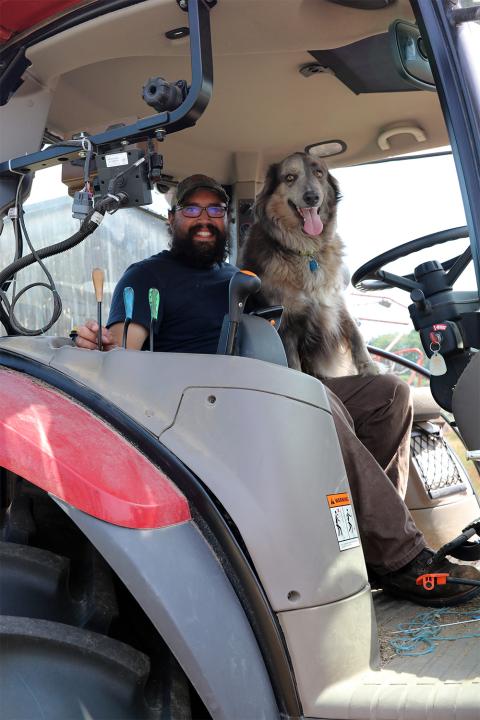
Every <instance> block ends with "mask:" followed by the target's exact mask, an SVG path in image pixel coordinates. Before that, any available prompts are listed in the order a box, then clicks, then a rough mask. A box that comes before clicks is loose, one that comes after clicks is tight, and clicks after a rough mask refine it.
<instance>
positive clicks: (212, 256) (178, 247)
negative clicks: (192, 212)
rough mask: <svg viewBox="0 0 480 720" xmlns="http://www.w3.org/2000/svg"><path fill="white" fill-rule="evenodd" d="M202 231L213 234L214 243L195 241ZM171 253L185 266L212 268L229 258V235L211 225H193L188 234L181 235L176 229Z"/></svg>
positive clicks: (174, 229)
mask: <svg viewBox="0 0 480 720" xmlns="http://www.w3.org/2000/svg"><path fill="white" fill-rule="evenodd" d="M202 229H203V230H209V231H210V232H211V233H212V235H213V238H214V239H213V241H211V242H206V241H201V240H194V239H193V238H194V235H195V233H197V232H198V231H199V230H202ZM170 251H171V253H172V255H173V256H174V257H176V258H178V259H179V260H181V261H182V262H183V263H185V265H190V267H194V268H202V269H207V268H211V267H212V266H213V265H215V264H216V263H221V262H223V261H224V260H225V258H226V257H227V252H228V249H227V233H226V232H225V231H223V230H219V228H217V227H216V226H215V225H211V224H209V223H199V224H198V225H193V226H192V227H191V228H189V230H188V231H187V232H186V233H181V232H179V231H178V228H175V227H174V228H173V234H172V240H171V245H170Z"/></svg>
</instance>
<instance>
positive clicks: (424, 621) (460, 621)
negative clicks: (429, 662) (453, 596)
mask: <svg viewBox="0 0 480 720" xmlns="http://www.w3.org/2000/svg"><path fill="white" fill-rule="evenodd" d="M453 618H455V621H453ZM470 623H472V624H473V623H479V624H478V625H474V627H476V628H478V630H477V631H476V632H475V631H474V632H466V631H465V632H463V633H461V634H455V635H447V634H445V630H444V628H447V627H448V628H450V627H453V626H454V625H456V626H465V625H467V624H470ZM397 627H398V630H396V631H395V632H393V633H392V635H398V637H395V638H390V639H389V641H388V642H389V644H390V646H391V647H392V648H393V650H395V652H396V653H397V655H413V656H416V655H427V654H428V653H431V652H433V651H434V650H435V647H436V645H437V643H438V642H440V641H442V640H462V639H464V638H474V637H480V608H474V609H472V610H449V609H447V608H439V609H436V610H430V611H428V612H421V613H419V614H418V615H416V616H415V617H414V618H413V619H412V620H410V622H408V623H400V624H399V625H397Z"/></svg>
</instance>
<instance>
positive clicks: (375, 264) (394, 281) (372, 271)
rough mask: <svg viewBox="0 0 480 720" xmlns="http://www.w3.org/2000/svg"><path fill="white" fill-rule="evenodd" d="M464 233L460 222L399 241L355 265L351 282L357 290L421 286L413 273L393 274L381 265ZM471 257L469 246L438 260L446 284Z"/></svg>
mask: <svg viewBox="0 0 480 720" xmlns="http://www.w3.org/2000/svg"><path fill="white" fill-rule="evenodd" d="M468 236H469V231H468V228H467V227H466V225H463V226H462V227H456V228H449V229H448V230H440V231H439V232H435V233H431V234H430V235H424V236H423V237H420V238H416V240H411V241H410V242H407V243H403V244H402V245H399V246H398V247H396V248H392V250H387V252H384V253H382V254H381V255H377V257H374V258H373V259H372V260H369V261H368V262H366V263H365V264H364V265H362V266H361V267H359V268H358V270H356V271H355V272H354V273H353V276H352V285H353V286H354V287H356V288H357V289H358V290H385V289H386V288H391V287H396V288H400V289H401V290H407V292H411V291H412V290H417V289H422V286H421V284H420V283H418V282H417V281H416V280H415V275H414V274H413V273H411V274H409V275H396V274H395V273H391V272H387V271H386V270H384V269H383V268H384V266H385V265H387V264H388V263H391V262H393V261H394V260H399V259H400V258H403V257H407V255H411V254H412V253H416V252H418V251H419V250H425V249H426V248H429V247H433V246H434V245H441V244H443V243H446V242H451V241H452V240H459V239H460V238H466V237H468ZM471 259H472V250H471V248H470V246H469V247H468V248H467V249H466V250H465V252H463V253H462V254H461V255H457V256H456V257H454V258H451V259H450V260H446V261H445V262H444V263H442V266H443V269H444V270H447V271H448V272H447V276H446V280H447V284H448V285H450V286H451V285H453V283H454V282H455V281H456V280H457V279H458V278H459V277H460V275H461V274H462V272H463V271H464V270H465V268H466V267H467V265H468V263H469V262H470V261H471Z"/></svg>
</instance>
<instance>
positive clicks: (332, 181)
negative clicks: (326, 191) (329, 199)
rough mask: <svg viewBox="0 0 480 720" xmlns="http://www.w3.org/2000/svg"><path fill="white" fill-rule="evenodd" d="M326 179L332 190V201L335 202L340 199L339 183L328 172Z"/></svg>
mask: <svg viewBox="0 0 480 720" xmlns="http://www.w3.org/2000/svg"><path fill="white" fill-rule="evenodd" d="M327 181H328V184H329V185H330V188H331V190H332V193H333V199H334V202H335V204H337V203H338V202H340V200H341V199H342V193H341V192H340V186H339V184H338V180H336V179H335V178H334V177H333V175H331V174H330V173H328V175H327Z"/></svg>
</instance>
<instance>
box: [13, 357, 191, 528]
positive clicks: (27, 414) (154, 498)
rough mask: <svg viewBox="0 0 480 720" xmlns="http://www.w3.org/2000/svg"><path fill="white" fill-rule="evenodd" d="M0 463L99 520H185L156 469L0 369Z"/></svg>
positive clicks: (118, 439)
mask: <svg viewBox="0 0 480 720" xmlns="http://www.w3.org/2000/svg"><path fill="white" fill-rule="evenodd" d="M0 414H1V417H0V466H3V467H4V468H6V469H7V470H11V471H12V472H14V473H16V474H18V475H20V476H21V477H23V478H25V479H26V480H28V481H29V482H31V483H33V484H34V485H37V486H38V487H40V488H42V489H43V490H45V491H46V492H48V493H51V494H52V495H54V496H55V497H57V498H60V499H61V500H64V501H65V502H66V503H68V504H69V505H73V506H74V507H75V508H78V509H79V510H83V512H86V513H88V514H89V515H93V516H94V517H96V518H99V519H100V520H105V521H106V522H109V523H112V524H114V525H122V526H124V527H129V528H159V527H165V526H167V525H175V524H177V523H181V522H185V521H187V520H190V519H191V515H190V510H189V507H188V502H187V500H186V498H185V497H184V496H183V495H182V494H181V493H180V492H179V490H178V489H177V488H176V487H175V486H174V485H173V483H172V482H171V481H170V480H169V479H168V478H167V477H166V475H164V474H163V473H162V472H161V471H160V470H159V469H158V468H157V467H155V466H154V465H152V463H151V462H149V461H148V460H147V459H146V458H145V457H144V456H143V455H142V454H141V453H140V452H139V451H138V450H136V449H135V448H134V447H133V446H132V445H130V444H129V443H128V442H127V441H126V440H125V439H124V438H123V437H122V436H121V435H119V434H118V433H117V432H116V431H115V430H113V429H112V428H111V427H109V426H108V425H106V424H105V423H104V422H102V421H101V420H100V419H99V418H97V417H96V416H95V415H92V414H91V413H90V412H88V410H85V409H84V408H83V407H81V406H80V405H77V404H76V403H75V402H73V401H72V400H69V399H68V398H66V397H65V396H63V395H61V394H60V393H59V392H57V391H55V390H53V389H51V388H49V387H46V386H45V385H43V384H41V383H40V382H39V381H36V380H33V379H32V378H30V377H28V376H25V375H21V374H19V373H17V372H13V371H11V370H7V369H0Z"/></svg>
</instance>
